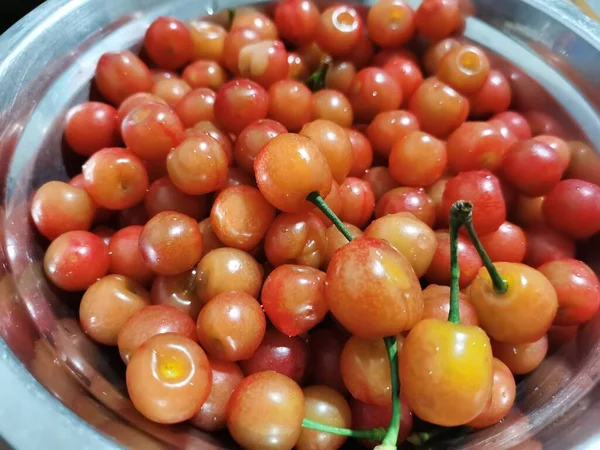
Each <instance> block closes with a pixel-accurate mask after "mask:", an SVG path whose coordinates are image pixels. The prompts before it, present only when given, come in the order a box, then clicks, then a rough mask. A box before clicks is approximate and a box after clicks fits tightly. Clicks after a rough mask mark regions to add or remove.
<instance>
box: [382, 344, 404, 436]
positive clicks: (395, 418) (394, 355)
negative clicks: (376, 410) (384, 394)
mask: <svg viewBox="0 0 600 450" xmlns="http://www.w3.org/2000/svg"><path fill="white" fill-rule="evenodd" d="M384 341H385V346H386V348H387V353H388V359H389V360H390V372H391V375H392V420H391V421H390V426H389V427H388V429H387V433H386V434H385V437H384V438H383V441H382V444H383V445H384V446H390V448H396V444H397V443H398V434H399V433H400V418H401V413H402V410H401V404H400V382H399V378H398V347H397V340H396V337H395V336H388V337H386V338H384Z"/></svg>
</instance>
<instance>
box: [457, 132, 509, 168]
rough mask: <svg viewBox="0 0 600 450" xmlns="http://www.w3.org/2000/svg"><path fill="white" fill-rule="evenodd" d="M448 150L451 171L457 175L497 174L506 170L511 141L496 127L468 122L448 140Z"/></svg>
mask: <svg viewBox="0 0 600 450" xmlns="http://www.w3.org/2000/svg"><path fill="white" fill-rule="evenodd" d="M447 149H448V167H449V168H450V169H451V170H453V171H454V172H456V173H458V172H466V171H469V170H481V169H484V170H490V171H492V172H493V171H495V170H498V169H500V167H501V166H502V162H503V158H504V155H505V153H506V151H507V149H508V141H507V140H506V138H505V137H504V136H502V134H501V133H500V129H499V128H498V127H496V126H495V125H494V124H492V123H489V122H465V123H463V124H462V125H461V126H460V127H458V128H457V129H456V130H455V131H454V132H453V133H452V134H451V135H450V136H449V137H448V142H447Z"/></svg>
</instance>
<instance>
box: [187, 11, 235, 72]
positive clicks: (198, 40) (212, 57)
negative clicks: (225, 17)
mask: <svg viewBox="0 0 600 450" xmlns="http://www.w3.org/2000/svg"><path fill="white" fill-rule="evenodd" d="M189 30H190V35H191V36H192V41H193V43H194V58H193V59H194V60H198V59H201V60H209V61H217V62H222V61H224V53H225V41H226V39H227V31H226V30H225V28H223V27H222V26H221V25H219V24H216V23H212V22H208V21H204V20H192V21H191V22H190V25H189Z"/></svg>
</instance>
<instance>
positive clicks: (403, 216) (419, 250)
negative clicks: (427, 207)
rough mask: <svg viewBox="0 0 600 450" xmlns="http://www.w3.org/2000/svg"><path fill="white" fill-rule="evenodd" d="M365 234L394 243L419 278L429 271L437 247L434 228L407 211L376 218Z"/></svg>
mask: <svg viewBox="0 0 600 450" xmlns="http://www.w3.org/2000/svg"><path fill="white" fill-rule="evenodd" d="M365 236H368V237H372V238H379V239H384V240H386V241H388V242H389V243H390V244H392V245H393V246H394V247H395V248H396V250H398V251H399V252H400V253H402V254H403V255H404V256H406V258H407V259H408V260H409V261H410V264H411V266H412V268H413V270H414V271H415V275H417V277H418V278H420V277H422V276H423V275H424V274H425V272H427V269H428V268H429V265H430V264H431V261H432V259H433V255H434V254H435V249H436V247H437V239H436V237H435V233H434V232H433V230H432V229H431V228H430V227H429V226H427V225H426V224H425V223H424V222H422V221H420V220H418V219H417V218H416V217H415V216H413V215H412V214H410V213H405V212H404V213H396V214H388V215H387V216H383V217H380V218H379V219H376V220H374V221H373V222H371V224H370V225H369V226H368V227H367V229H366V230H365Z"/></svg>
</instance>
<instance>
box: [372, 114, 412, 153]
mask: <svg viewBox="0 0 600 450" xmlns="http://www.w3.org/2000/svg"><path fill="white" fill-rule="evenodd" d="M418 129H419V122H418V120H417V117H416V116H415V115H414V114H413V113H411V112H409V111H404V110H401V109H398V110H392V111H384V112H380V113H379V114H377V115H376V116H375V117H374V118H373V120H372V121H371V123H370V124H369V126H368V127H367V137H368V138H369V141H371V144H372V145H373V150H375V151H376V152H377V153H379V154H381V155H383V156H390V153H391V151H392V148H393V147H394V146H395V145H397V143H398V142H400V141H401V140H402V138H404V137H405V136H407V135H409V134H410V133H411V132H413V131H417V130H418Z"/></svg>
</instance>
